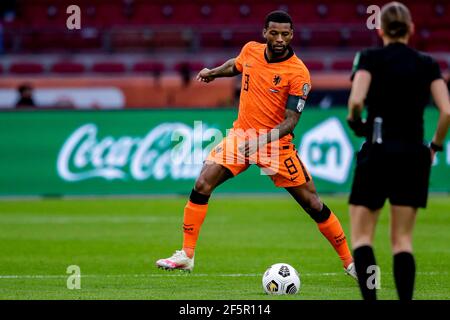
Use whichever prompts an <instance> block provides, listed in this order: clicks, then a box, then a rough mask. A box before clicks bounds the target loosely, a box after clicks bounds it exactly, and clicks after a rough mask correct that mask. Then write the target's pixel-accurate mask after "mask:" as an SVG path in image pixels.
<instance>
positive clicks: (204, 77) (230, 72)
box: [197, 58, 241, 83]
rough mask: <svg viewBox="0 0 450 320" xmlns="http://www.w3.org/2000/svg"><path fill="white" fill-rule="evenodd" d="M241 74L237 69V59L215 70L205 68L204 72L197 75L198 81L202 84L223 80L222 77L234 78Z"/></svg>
mask: <svg viewBox="0 0 450 320" xmlns="http://www.w3.org/2000/svg"><path fill="white" fill-rule="evenodd" d="M240 73H241V72H240V71H239V70H238V69H237V68H236V59H235V58H233V59H230V60H228V61H227V62H225V63H224V64H222V65H221V66H219V67H217V68H214V69H208V68H204V69H203V70H202V71H200V72H199V73H198V75H197V81H202V82H206V83H208V82H211V81H213V80H214V79H215V78H222V77H234V76H236V75H238V74H240Z"/></svg>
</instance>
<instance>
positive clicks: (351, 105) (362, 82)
mask: <svg viewBox="0 0 450 320" xmlns="http://www.w3.org/2000/svg"><path fill="white" fill-rule="evenodd" d="M371 81H372V75H371V74H370V72H369V71H367V70H358V71H357V72H356V73H355V76H354V79H353V83H352V89H351V92H350V98H349V99H348V116H347V122H348V125H349V126H350V128H351V129H352V130H353V131H354V132H355V134H356V135H357V136H360V137H361V136H365V131H366V130H365V129H366V126H365V122H363V120H362V119H361V115H362V112H363V109H364V100H365V99H366V96H367V92H368V91H369V86H370V82H371Z"/></svg>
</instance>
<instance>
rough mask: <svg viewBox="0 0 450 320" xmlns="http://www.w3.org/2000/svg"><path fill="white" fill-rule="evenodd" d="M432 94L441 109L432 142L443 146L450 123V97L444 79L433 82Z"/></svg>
mask: <svg viewBox="0 0 450 320" xmlns="http://www.w3.org/2000/svg"><path fill="white" fill-rule="evenodd" d="M431 94H432V96H433V100H434V103H435V104H436V106H437V108H438V109H439V120H438V124H437V128H436V132H435V133H434V137H433V141H432V142H433V143H434V144H435V145H437V146H440V147H441V146H442V145H443V143H444V139H445V136H446V134H447V131H448V127H449V125H450V97H449V93H448V90H447V86H446V85H445V82H444V80H443V79H436V80H434V81H433V82H432V83H431Z"/></svg>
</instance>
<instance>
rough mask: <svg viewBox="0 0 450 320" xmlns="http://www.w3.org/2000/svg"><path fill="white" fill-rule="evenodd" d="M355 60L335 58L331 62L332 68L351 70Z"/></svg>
mask: <svg viewBox="0 0 450 320" xmlns="http://www.w3.org/2000/svg"><path fill="white" fill-rule="evenodd" d="M352 67H353V60H335V61H333V63H332V64H331V69H333V70H335V71H351V70H352Z"/></svg>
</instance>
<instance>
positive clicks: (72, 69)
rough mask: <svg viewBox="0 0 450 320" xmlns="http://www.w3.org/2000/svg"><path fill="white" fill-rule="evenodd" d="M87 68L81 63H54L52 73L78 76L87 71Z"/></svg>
mask: <svg viewBox="0 0 450 320" xmlns="http://www.w3.org/2000/svg"><path fill="white" fill-rule="evenodd" d="M85 69H86V68H85V66H84V65H83V64H81V63H76V62H67V61H61V62H57V63H54V64H53V65H52V67H51V72H53V73H59V74H77V73H83V72H84V71H85Z"/></svg>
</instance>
